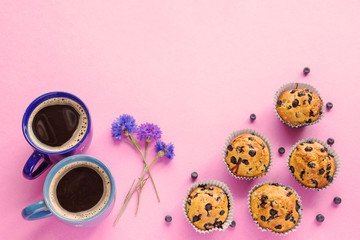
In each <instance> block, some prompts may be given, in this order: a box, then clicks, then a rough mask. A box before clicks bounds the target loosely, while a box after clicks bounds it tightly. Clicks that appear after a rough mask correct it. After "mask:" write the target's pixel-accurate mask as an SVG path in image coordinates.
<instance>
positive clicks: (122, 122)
mask: <svg viewBox="0 0 360 240" xmlns="http://www.w3.org/2000/svg"><path fill="white" fill-rule="evenodd" d="M111 130H112V136H113V138H114V139H115V140H121V135H122V133H123V132H124V131H125V130H127V132H128V133H130V134H132V133H133V132H135V131H136V123H135V119H134V118H133V117H132V116H130V115H128V114H123V115H121V116H120V117H119V118H117V119H116V120H115V121H114V122H113V123H112V124H111Z"/></svg>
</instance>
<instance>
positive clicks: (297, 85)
mask: <svg viewBox="0 0 360 240" xmlns="http://www.w3.org/2000/svg"><path fill="white" fill-rule="evenodd" d="M294 88H301V89H309V91H310V92H313V93H316V94H317V95H318V96H319V97H320V99H321V100H322V97H321V96H320V94H319V92H318V90H316V88H314V87H313V86H311V85H309V84H307V83H296V82H294V83H287V84H285V85H283V86H282V87H281V88H280V89H279V90H277V92H276V93H275V97H274V109H275V113H276V116H277V117H278V118H279V119H280V121H281V122H282V123H284V124H285V125H287V126H289V127H292V128H299V127H305V126H309V125H314V124H315V123H318V122H319V121H320V120H321V119H322V118H323V117H324V114H325V104H324V101H323V100H322V107H321V114H320V116H319V117H318V119H316V121H314V122H312V123H303V124H300V125H296V126H295V125H291V124H290V123H287V122H285V121H284V120H283V119H282V118H281V117H280V116H279V114H278V112H277V111H276V106H277V100H278V99H279V96H280V94H281V93H282V92H284V91H286V90H289V89H294Z"/></svg>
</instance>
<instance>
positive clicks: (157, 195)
mask: <svg viewBox="0 0 360 240" xmlns="http://www.w3.org/2000/svg"><path fill="white" fill-rule="evenodd" d="M128 136H129V139H130V141H131V143H132V145H133V146H135V148H136V149H137V150H138V151H139V153H140V154H141V157H142V159H143V161H144V165H145V166H144V169H145V168H146V167H147V166H148V163H147V162H146V155H147V150H148V147H149V143H148V141H146V146H145V156H144V155H143V153H142V151H141V149H140V147H139V144H138V143H137V141H136V139H135V138H134V136H133V135H131V134H129V133H128ZM149 176H150V179H151V182H152V184H153V186H154V189H155V193H156V197H157V199H158V202H160V196H159V193H158V191H157V188H156V185H155V182H154V179H153V177H152V174H151V172H150V171H149ZM140 193H141V191H140ZM139 199H140V198H139ZM136 212H137V210H136Z"/></svg>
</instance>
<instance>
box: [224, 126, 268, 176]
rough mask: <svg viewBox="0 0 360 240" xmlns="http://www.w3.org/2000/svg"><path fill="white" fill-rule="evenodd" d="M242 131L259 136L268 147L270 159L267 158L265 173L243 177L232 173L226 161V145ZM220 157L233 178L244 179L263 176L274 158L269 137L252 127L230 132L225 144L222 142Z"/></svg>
mask: <svg viewBox="0 0 360 240" xmlns="http://www.w3.org/2000/svg"><path fill="white" fill-rule="evenodd" d="M244 133H249V134H253V135H255V136H257V137H259V138H261V139H262V140H263V141H264V142H265V143H266V145H267V147H268V149H269V157H270V160H269V166H268V168H267V170H266V173H265V174H264V175H261V176H257V177H244V176H237V175H235V174H234V173H232V172H231V171H230V169H229V167H228V165H227V163H226V152H227V147H228V146H229V144H230V143H231V141H232V140H233V139H234V138H236V137H237V136H239V135H241V134H244ZM222 158H223V162H224V163H225V166H226V169H227V170H228V171H229V173H230V174H231V175H232V176H233V177H234V178H237V179H245V180H252V179H257V178H259V177H263V176H265V175H266V174H267V173H268V172H269V171H270V168H271V166H272V161H273V158H274V154H273V150H272V145H271V143H270V141H269V139H268V138H267V137H265V136H264V135H263V134H261V133H259V132H257V131H255V130H252V129H241V130H238V131H235V132H232V133H231V134H230V136H229V137H228V138H227V140H226V142H225V144H224V148H223V152H222Z"/></svg>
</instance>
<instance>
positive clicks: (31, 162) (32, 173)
mask: <svg viewBox="0 0 360 240" xmlns="http://www.w3.org/2000/svg"><path fill="white" fill-rule="evenodd" d="M41 158H44V161H43V162H42V163H41V164H40V165H39V167H38V168H37V169H35V170H34V168H35V166H36V164H37V163H38V162H39V161H40V159H41ZM51 164H52V162H51V161H50V158H49V156H48V155H46V154H43V153H40V152H38V151H37V150H35V151H34V152H33V154H31V156H30V157H29V159H28V160H27V162H26V163H25V166H24V169H23V175H24V177H25V178H27V179H29V180H32V179H35V178H37V177H38V176H40V174H42V173H43V172H44V171H45V170H46V169H47V168H48V167H49V166H50V165H51Z"/></svg>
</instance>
